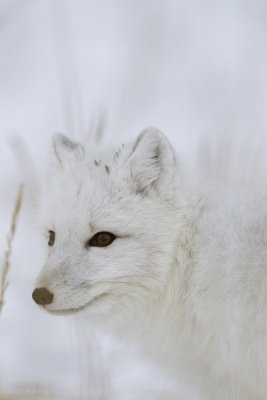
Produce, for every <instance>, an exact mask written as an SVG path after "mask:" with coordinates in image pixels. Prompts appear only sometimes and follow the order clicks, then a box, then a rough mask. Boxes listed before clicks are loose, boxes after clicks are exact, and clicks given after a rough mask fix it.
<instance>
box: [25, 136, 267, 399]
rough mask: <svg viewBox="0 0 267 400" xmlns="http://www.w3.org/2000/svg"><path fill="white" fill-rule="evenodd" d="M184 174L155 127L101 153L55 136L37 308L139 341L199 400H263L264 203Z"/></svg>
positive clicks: (266, 350)
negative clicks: (189, 386) (71, 316)
mask: <svg viewBox="0 0 267 400" xmlns="http://www.w3.org/2000/svg"><path fill="white" fill-rule="evenodd" d="M266 200H267V199H266V196H264V195H261V196H260V195H259V196H256V195H251V194H250V195H249V196H244V195H241V194H229V193H223V192H222V191H221V190H218V188H214V187H211V186H208V185H207V184H205V183H204V182H203V181H202V182H201V184H200V182H196V180H195V179H193V177H192V176H191V174H187V173H186V172H185V171H184V169H183V168H182V166H181V165H180V161H179V160H178V159H177V157H176V155H175V152H174V150H173V148H172V146H171V145H170V143H169V142H168V140H167V139H166V137H165V136H164V135H163V134H162V133H161V132H160V131H158V130H157V129H155V128H148V129H146V130H145V131H143V132H142V133H141V134H140V135H139V136H138V138H137V139H136V140H135V141H134V142H132V143H130V144H128V145H126V146H122V147H121V148H120V149H119V150H118V149H117V150H113V149H107V150H102V151H100V152H99V153H97V152H96V151H95V150H88V149H85V148H84V147H83V146H82V145H81V144H78V143H74V142H72V141H70V140H69V139H67V138H66V137H65V136H63V135H60V134H58V135H55V136H54V138H53V142H52V148H51V163H50V170H49V176H48V182H47V188H46V191H45V196H44V199H43V211H44V212H43V225H44V229H45V231H46V232H50V233H49V234H48V235H49V247H48V249H49V251H48V257H47V261H46V263H45V265H44V267H43V269H42V270H41V272H40V274H39V277H38V279H37V285H36V287H37V289H36V290H35V291H34V292H33V298H34V300H35V301H36V302H37V303H38V304H41V305H42V306H43V307H45V309H46V310H47V311H48V312H50V313H55V314H69V313H80V314H81V315H84V317H86V318H87V319H88V321H92V323H94V324H99V325H100V326H103V327H104V329H105V330H107V329H110V331H111V332H112V333H113V334H116V335H119V337H120V338H123V339H125V340H128V341H131V342H132V343H136V345H137V346H138V347H139V348H140V349H141V350H142V351H143V352H144V354H146V355H147V356H148V357H150V358H152V359H154V360H155V361H156V362H157V363H158V364H159V365H161V366H162V367H164V369H165V371H170V373H172V374H173V376H177V377H178V376H179V378H180V379H181V376H182V378H183V379H186V380H190V381H189V382H192V384H193V385H195V387H197V388H198V389H197V390H198V392H199V393H200V398H201V399H202V398H203V399H205V400H206V399H215V398H216V400H217V399H224V400H225V399H228V400H232V399H233V400H234V399H236V400H241V399H242V400H264V399H267V379H266V378H267V376H266V375H267V201H266Z"/></svg>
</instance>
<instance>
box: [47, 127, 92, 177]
mask: <svg viewBox="0 0 267 400" xmlns="http://www.w3.org/2000/svg"><path fill="white" fill-rule="evenodd" d="M84 153H85V151H84V148H83V146H82V145H81V144H79V143H76V142H73V141H72V140H70V139H69V138H68V137H67V136H64V135H62V134H61V133H56V134H55V135H54V136H53V138H52V143H51V154H50V162H51V167H52V168H53V167H56V168H60V169H62V170H63V171H64V170H68V169H69V167H70V166H71V165H72V164H73V162H75V161H80V160H82V159H83V158H84Z"/></svg>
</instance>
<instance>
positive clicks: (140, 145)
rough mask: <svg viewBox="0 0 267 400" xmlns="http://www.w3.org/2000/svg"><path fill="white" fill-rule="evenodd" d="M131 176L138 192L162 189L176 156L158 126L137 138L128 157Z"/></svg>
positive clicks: (146, 130)
mask: <svg viewBox="0 0 267 400" xmlns="http://www.w3.org/2000/svg"><path fill="white" fill-rule="evenodd" d="M128 161H129V163H130V173H131V178H132V180H133V181H134V182H135V184H136V191H137V192H147V191H149V190H150V189H152V188H153V187H157V188H158V189H160V186H161V183H162V181H163V179H165V178H167V176H168V175H169V176H170V174H171V171H172V170H173V169H174V166H175V156H174V152H173V150H172V148H171V145H170V144H169V142H168V140H167V139H166V137H165V136H164V135H163V133H162V132H161V131H160V130H158V129H157V128H153V127H151V128H147V129H145V130H144V131H143V132H142V133H141V134H140V135H139V136H138V138H137V140H136V142H135V144H134V146H133V150H132V152H131V154H130V157H129V159H128Z"/></svg>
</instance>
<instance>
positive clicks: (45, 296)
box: [32, 287, 54, 306]
mask: <svg viewBox="0 0 267 400" xmlns="http://www.w3.org/2000/svg"><path fill="white" fill-rule="evenodd" d="M53 297H54V295H53V293H51V292H49V290H47V289H46V288H45V287H41V288H37V289H34V291H33V292H32V298H33V300H34V301H35V303H37V304H41V305H42V306H45V305H46V304H50V303H52V301H53Z"/></svg>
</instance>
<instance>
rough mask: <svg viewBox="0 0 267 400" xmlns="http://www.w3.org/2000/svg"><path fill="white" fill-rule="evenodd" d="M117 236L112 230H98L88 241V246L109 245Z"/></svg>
mask: <svg viewBox="0 0 267 400" xmlns="http://www.w3.org/2000/svg"><path fill="white" fill-rule="evenodd" d="M114 239H116V236H115V235H113V233H110V232H98V233H96V234H95V235H94V236H93V237H92V238H91V239H90V240H89V242H88V243H87V246H95V247H106V246H109V245H110V244H111V243H112V242H113V240H114Z"/></svg>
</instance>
